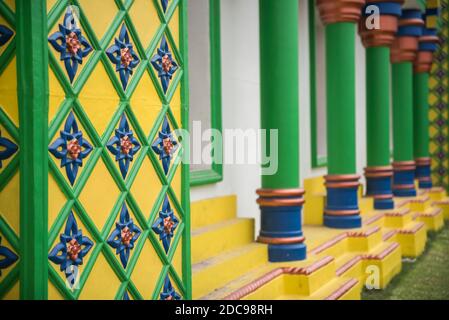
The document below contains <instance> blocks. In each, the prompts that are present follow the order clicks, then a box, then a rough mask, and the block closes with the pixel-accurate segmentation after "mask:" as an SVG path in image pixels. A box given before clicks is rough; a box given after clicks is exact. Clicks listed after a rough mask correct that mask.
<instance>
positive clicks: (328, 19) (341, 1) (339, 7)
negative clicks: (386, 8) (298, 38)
mask: <svg viewBox="0 0 449 320" xmlns="http://www.w3.org/2000/svg"><path fill="white" fill-rule="evenodd" d="M364 4H365V0H317V6H318V9H319V11H320V16H321V20H322V21H323V23H324V24H325V25H326V24H330V23H337V22H358V21H359V19H360V16H361V14H362V7H363V5H364Z"/></svg>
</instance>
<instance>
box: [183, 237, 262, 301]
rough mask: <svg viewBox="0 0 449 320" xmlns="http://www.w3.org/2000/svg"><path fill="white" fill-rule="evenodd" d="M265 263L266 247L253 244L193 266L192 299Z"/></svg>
mask: <svg viewBox="0 0 449 320" xmlns="http://www.w3.org/2000/svg"><path fill="white" fill-rule="evenodd" d="M267 263H268V250H267V246H266V245H262V244H257V243H254V244H250V245H248V246H245V247H242V248H239V249H236V250H233V251H231V252H229V253H227V254H222V255H219V256H217V257H214V258H211V259H209V260H206V261H203V262H200V263H198V264H196V265H193V266H192V283H193V299H198V298H201V297H203V296H205V295H207V294H208V293H210V292H212V291H214V290H216V289H218V288H220V287H222V286H224V285H225V284H226V283H228V282H230V281H232V280H234V279H237V278H238V277H240V276H242V275H243V274H245V273H247V272H249V271H250V270H252V269H254V268H257V267H259V266H261V265H264V264H267ZM236 266H238V267H237V268H236Z"/></svg>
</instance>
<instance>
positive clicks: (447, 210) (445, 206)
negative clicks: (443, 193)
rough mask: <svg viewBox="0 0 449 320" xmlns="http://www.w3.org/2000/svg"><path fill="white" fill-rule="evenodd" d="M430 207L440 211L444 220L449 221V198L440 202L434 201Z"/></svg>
mask: <svg viewBox="0 0 449 320" xmlns="http://www.w3.org/2000/svg"><path fill="white" fill-rule="evenodd" d="M432 205H433V206H434V207H438V208H440V209H442V210H443V215H444V219H445V220H449V198H447V197H445V198H443V199H441V200H437V201H434V202H433V204H432Z"/></svg>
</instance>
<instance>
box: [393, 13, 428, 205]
mask: <svg viewBox="0 0 449 320" xmlns="http://www.w3.org/2000/svg"><path fill="white" fill-rule="evenodd" d="M422 26H423V21H422V14H421V12H420V10H417V9H406V10H405V9H404V10H403V11H402V16H401V18H400V20H399V30H398V33H397V36H396V39H395V41H394V43H393V46H392V48H391V62H392V81H393V145H394V155H393V157H394V162H393V170H394V177H393V193H394V195H395V196H397V197H412V196H416V189H415V184H414V178H415V168H416V165H415V161H414V156H413V61H414V60H415V58H416V54H417V51H418V43H419V38H420V36H421V35H422Z"/></svg>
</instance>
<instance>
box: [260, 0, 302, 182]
mask: <svg viewBox="0 0 449 320" xmlns="http://www.w3.org/2000/svg"><path fill="white" fill-rule="evenodd" d="M298 55H299V49H298V1H297V0H282V1H272V0H260V72H261V75H260V77H261V78H260V80H261V126H262V129H266V130H267V134H268V135H269V130H271V129H275V130H278V134H279V136H278V137H279V139H278V141H279V145H278V147H279V152H278V156H279V159H278V171H277V173H276V174H274V175H264V176H262V187H263V188H298V186H299V96H298V88H299V72H298ZM268 141H270V139H268ZM267 150H270V148H269V146H268V148H267Z"/></svg>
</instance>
